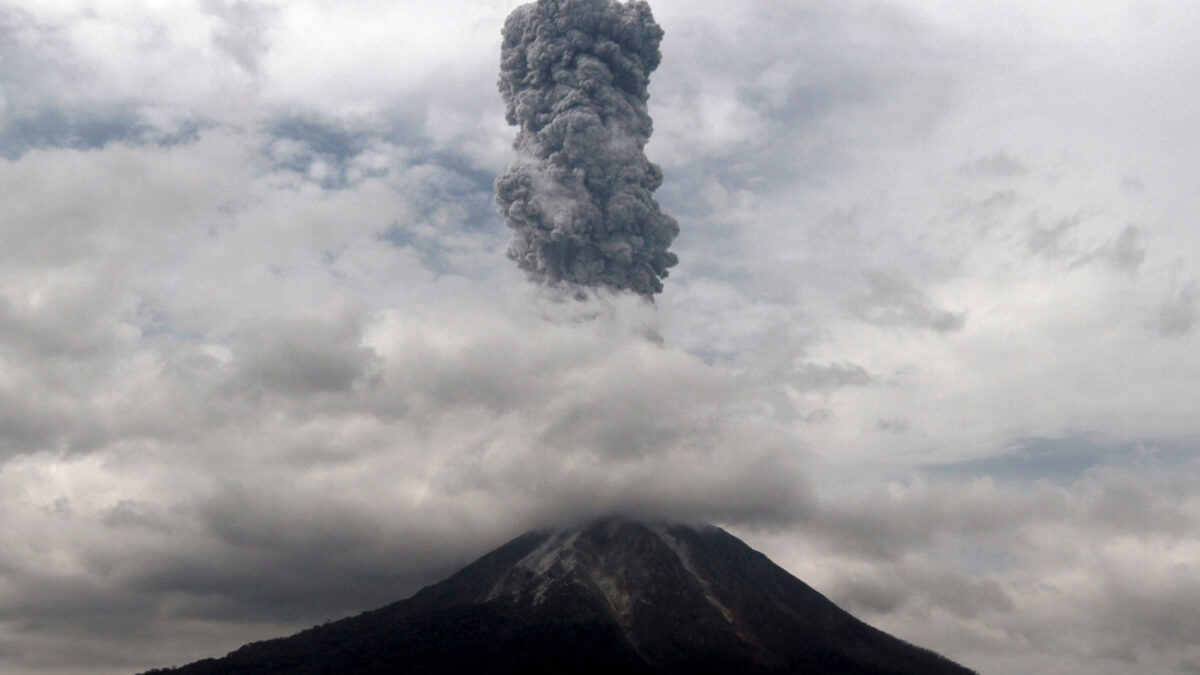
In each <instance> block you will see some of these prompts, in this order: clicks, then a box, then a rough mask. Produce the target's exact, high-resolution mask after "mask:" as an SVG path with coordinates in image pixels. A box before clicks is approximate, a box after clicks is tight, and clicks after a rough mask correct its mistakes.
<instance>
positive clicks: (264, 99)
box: [0, 0, 1200, 674]
mask: <svg viewBox="0 0 1200 675" xmlns="http://www.w3.org/2000/svg"><path fill="white" fill-rule="evenodd" d="M517 4H518V3H517V2H515V1H514V2H505V3H487V2H464V3H456V4H455V5H454V7H446V8H443V7H441V6H440V5H435V4H430V3H424V2H388V3H377V2H355V3H336V4H328V3H320V2H286V3H284V2H268V1H265V0H264V1H252V0H238V1H236V2H235V1H227V0H212V1H206V2H199V3H195V4H192V5H187V6H186V7H185V6H182V5H179V6H175V5H172V6H171V7H170V8H160V9H154V8H150V7H146V6H139V5H130V4H127V3H121V2H96V3H92V5H91V7H90V9H89V10H88V11H82V10H80V9H79V8H78V7H76V6H75V5H74V4H73V3H54V2H36V3H35V2H17V3H8V4H6V5H3V6H0V158H2V159H0V240H2V241H3V242H4V246H3V247H0V529H2V530H3V531H4V533H5V546H4V547H3V550H0V673H62V674H66V673H105V672H112V673H127V672H131V671H136V670H139V669H146V668H150V667H154V666H163V665H169V664H171V663H183V662H186V661H190V660H192V659H195V658H200V657H203V656H211V655H214V654H220V653H223V652H224V651H226V650H228V649H230V648H232V647H234V646H237V645H239V644H241V643H243V642H245V641H246V640H247V639H251V638H257V637H269V636H274V635H278V634H281V633H285V632H288V631H290V630H294V629H297V628H302V627H305V626H308V625H311V624H313V623H316V622H320V621H323V620H325V619H330V618H336V617H338V616H342V615H344V614H348V613H352V612H356V611H359V610H362V609H365V608H368V607H372V606H377V605H379V604H382V603H384V602H387V601H389V600H391V599H395V598H399V597H402V596H404V595H406V594H407V593H409V592H411V591H412V590H414V589H415V588H417V587H419V586H420V585H421V584H423V583H426V582H429V581H432V580H435V579H437V578H438V577H439V576H441V575H443V574H445V573H446V572H448V571H450V570H451V569H453V568H455V567H456V566H457V565H459V564H461V563H463V562H465V561H467V560H469V559H471V558H472V557H473V556H475V555H478V554H479V553H481V552H483V551H484V550H486V549H487V548H488V547H489V546H492V545H495V544H497V543H500V542H501V541H503V540H504V539H506V538H507V537H509V536H511V535H513V534H516V533H517V532H519V531H521V530H523V529H525V528H528V527H532V526H536V525H540V524H545V523H548V522H555V521H559V520H565V519H572V518H577V517H581V516H584V515H587V514H592V513H598V512H603V511H608V510H612V509H618V508H619V509H623V510H630V511H635V512H654V513H666V514H669V515H671V516H674V517H678V518H686V519H706V520H713V521H717V522H719V523H722V524H724V525H726V526H728V527H730V528H731V529H733V531H735V532H736V533H737V534H739V535H741V536H745V537H746V538H748V539H749V540H750V541H751V543H753V544H755V545H757V546H758V547H759V548H761V549H762V550H763V551H764V552H766V553H768V554H769V555H771V556H772V557H774V558H775V559H777V560H778V561H779V562H780V563H782V564H784V565H785V566H786V567H788V568H789V569H790V570H792V571H793V572H795V573H796V574H797V575H798V576H800V577H801V578H803V579H805V580H807V581H808V582H810V583H811V584H813V585H814V586H816V587H817V588H818V589H819V590H821V591H822V592H824V593H826V594H828V595H829V596H830V597H831V598H833V599H834V600H835V601H837V602H839V603H841V604H843V605H845V606H846V607H847V608H848V609H850V610H851V611H853V612H855V613H857V614H859V615H861V616H862V617H863V618H865V619H867V620H868V621H870V622H872V623H874V624H876V625H879V626H880V627H882V628H885V629H886V630H889V631H890V632H894V633H896V634H898V635H900V636H902V637H904V638H905V639H908V640H910V641H913V642H915V643H918V644H922V645H926V646H929V647H932V648H935V649H938V650H939V651H943V652H945V653H947V654H948V655H949V656H951V657H953V658H955V659H956V660H959V661H962V662H964V663H966V664H968V665H971V666H972V667H975V668H978V669H979V670H980V671H981V672H988V673H1066V672H1072V673H1074V672H1080V671H1086V672H1091V673H1114V674H1115V673H1146V674H1149V673H1155V674H1159V673H1191V672H1197V671H1200V646H1198V645H1197V644H1196V641H1195V639H1194V636H1195V635H1196V634H1197V633H1198V632H1200V626H1196V625H1195V612H1194V611H1192V609H1193V608H1194V607H1195V606H1197V603H1200V598H1196V597H1195V595H1196V589H1197V588H1200V549H1197V546H1196V545H1195V543H1194V542H1196V541H1198V540H1200V485H1198V484H1197V481H1196V480H1195V479H1193V478H1191V476H1194V475H1197V472H1196V469H1197V462H1198V461H1200V460H1198V459H1197V452H1196V447H1197V445H1196V444H1197V439H1200V425H1198V424H1197V421H1196V419H1195V415H1194V405H1193V402H1192V399H1193V398H1194V392H1195V389H1196V385H1197V383H1198V382H1200V369H1198V367H1197V365H1196V360H1195V358H1194V354H1195V351H1196V347H1197V345H1196V341H1197V340H1198V339H1200V337H1198V336H1197V330H1196V325H1197V321H1196V316H1197V307H1198V301H1197V292H1196V287H1197V277H1198V274H1200V272H1198V270H1197V269H1196V264H1195V260H1196V259H1197V257H1196V256H1195V255H1193V254H1192V253H1193V252H1194V251H1193V249H1194V246H1195V244H1194V230H1195V222H1194V220H1195V214H1196V213H1197V212H1200V204H1198V203H1197V200H1198V198H1197V197H1196V193H1195V185H1196V184H1197V183H1198V182H1200V175H1197V173H1198V171H1200V170H1198V169H1197V168H1196V164H1195V161H1194V157H1195V155H1196V148H1195V140H1194V139H1196V138H1200V128H1197V127H1198V126H1200V125H1198V124H1197V122H1196V120H1195V115H1194V114H1193V111H1194V109H1195V98H1196V96H1197V93H1198V92H1197V89H1196V85H1195V83H1196V82H1197V81H1200V73H1197V72H1196V71H1197V69H1198V68H1200V66H1197V64H1200V58H1198V57H1200V54H1197V46H1196V44H1195V41H1194V40H1193V39H1192V37H1191V36H1192V35H1194V34H1195V30H1196V29H1197V28H1198V27H1200V12H1198V11H1197V10H1196V9H1193V8H1190V7H1184V6H1176V5H1167V4H1159V5H1138V6H1136V7H1134V6H1129V7H1124V6H1119V5H1112V6H1106V7H1101V8H1098V7H1095V6H1094V5H1087V6H1086V7H1084V6H1083V5H1082V4H1081V5H1079V6H1078V7H1076V6H1073V3H1065V4H1061V5H1059V4H1056V5H1054V6H1053V7H1047V6H1043V5H1041V4H1037V3H1027V4H1023V3H1017V4H1013V3H1010V2H1005V3H1000V2H996V3H983V4H976V5H973V7H972V8H971V9H970V10H967V9H965V8H962V7H960V6H959V5H958V4H957V3H926V2H922V3H910V2H894V3H850V4H844V5H834V4H830V5H829V6H820V7H814V6H808V5H803V4H797V3H794V2H789V1H785V0H778V1H777V0H764V1H762V2H756V3H741V2H723V1H721V2H710V3H704V4H703V5H702V6H700V5H697V4H696V3H684V2H676V1H675V0H658V1H657V2H655V3H654V15H655V18H656V19H657V21H658V22H659V23H660V24H661V25H662V26H663V28H664V29H665V31H666V34H665V37H664V39H663V42H662V44H661V49H662V63H661V65H660V66H659V68H658V69H657V70H656V71H655V76H654V77H655V79H654V86H653V88H652V92H651V93H652V95H651V98H650V99H649V110H648V112H649V114H650V115H652V116H653V117H654V120H655V132H656V133H655V135H654V138H653V140H652V141H650V142H649V143H648V144H646V146H645V151H646V155H647V156H648V158H649V160H650V161H653V162H656V163H659V164H661V165H662V167H663V175H664V178H665V179H664V182H663V185H662V187H661V189H660V190H659V192H658V193H657V195H658V199H659V200H660V201H661V202H662V205H663V208H664V210H666V211H667V212H670V213H672V214H674V215H675V216H676V217H677V218H678V219H679V222H680V234H679V237H678V239H677V240H676V241H675V242H674V244H673V245H672V247H673V250H675V251H677V252H678V253H679V258H680V263H679V264H678V266H676V267H673V268H672V270H671V271H672V274H671V284H669V287H668V289H667V292H664V293H662V294H660V295H658V296H657V298H656V306H649V305H647V304H646V303H644V302H642V301H641V300H640V299H639V298H637V297H636V296H632V295H622V294H615V295H613V294H607V293H601V294H598V295H595V296H593V297H589V298H587V299H585V300H564V299H563V298H561V297H557V296H556V295H555V294H554V293H552V292H545V291H542V290H538V289H537V288H535V287H532V286H531V285H529V284H528V283H527V282H526V280H525V279H524V278H522V277H523V275H522V273H521V272H520V271H519V270H517V269H515V268H513V266H512V265H511V264H510V263H509V261H507V260H506V259H505V254H504V251H505V247H506V246H507V243H508V241H507V240H508V233H507V232H506V230H505V228H504V225H503V218H502V217H501V216H500V215H499V214H498V213H497V212H496V210H495V207H494V205H493V185H492V184H493V181H494V179H495V177H496V176H497V175H499V174H501V173H502V172H503V171H504V170H505V167H506V166H508V165H509V163H510V162H511V161H512V160H513V151H512V149H511V147H510V141H511V133H512V132H511V131H510V129H509V128H508V127H507V126H506V124H505V119H504V102H503V101H502V100H501V97H500V96H499V95H498V94H497V93H496V90H495V82H496V76H497V72H498V68H499V63H498V56H497V55H498V54H499V52H500V46H501V35H500V29H501V27H502V26H503V24H504V19H505V17H506V16H507V15H508V14H509V12H510V11H511V10H512V9H513V8H514V7H515V6H516V5H517ZM181 73H186V76H183V75H181Z"/></svg>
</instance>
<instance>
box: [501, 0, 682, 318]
mask: <svg viewBox="0 0 1200 675" xmlns="http://www.w3.org/2000/svg"><path fill="white" fill-rule="evenodd" d="M662 36H663V31H662V29H661V28H660V27H659V26H658V24H657V23H655V22H654V17H653V16H652V15H651V13H650V6H649V5H647V4H646V3H645V2H641V1H638V0H635V1H633V2H629V3H624V4H622V3H619V2H615V1H614V0H538V2H535V3H530V4H528V5H523V6H521V7H518V8H517V9H516V10H514V11H513V13H512V14H510V15H509V17H508V20H507V21H506V22H505V24H504V42H503V47H502V49H501V65H500V82H499V85H500V93H501V94H502V95H503V96H504V102H505V104H506V105H507V110H506V112H505V116H506V118H507V120H508V123H509V124H512V125H515V126H518V127H519V131H518V132H517V138H516V140H515V141H514V143H513V147H514V148H515V149H516V150H517V152H518V158H517V160H516V161H515V162H514V163H513V164H512V166H511V167H509V169H508V171H507V172H505V173H504V174H503V175H502V176H500V177H499V178H497V179H496V201H497V203H499V205H500V209H501V211H502V212H503V214H504V217H505V220H506V223H507V225H508V227H510V228H512V230H513V238H512V242H511V243H510V244H509V248H508V256H509V257H510V258H512V259H513V260H515V261H516V262H517V264H518V265H519V266H520V267H521V269H523V270H525V271H526V272H527V273H528V275H529V277H530V278H531V279H533V280H536V281H538V282H541V283H545V284H548V285H562V284H567V285H571V286H574V287H576V288H581V287H583V288H608V289H611V290H615V291H623V290H628V291H633V292H635V293H638V294H640V295H642V296H643V297H646V298H652V297H653V295H654V294H655V293H658V292H661V291H662V278H663V277H666V276H667V268H669V267H671V266H672V265H674V264H675V263H676V262H678V258H677V257H676V256H675V254H673V253H670V252H669V251H667V248H668V247H669V246H670V245H671V241H672V240H674V239H675V236H676V235H677V234H679V225H678V224H677V223H676V222H675V219H674V218H672V217H671V216H669V215H667V214H665V213H663V212H662V210H661V209H660V208H659V206H658V202H656V201H655V200H654V198H653V193H654V191H655V190H656V189H658V187H659V185H661V184H662V169H660V168H659V167H658V166H657V165H655V164H653V163H651V162H650V161H649V160H648V159H646V154H645V152H643V148H645V146H646V142H647V141H648V140H649V139H650V132H651V126H652V124H651V121H650V115H649V113H647V111H646V101H647V100H648V99H649V94H648V93H647V86H648V85H649V82H650V73H651V72H652V71H653V70H654V69H655V68H656V67H657V66H658V63H659V61H660V60H661V58H662V54H661V53H660V52H659V50H658V45H659V43H660V42H661V41H662Z"/></svg>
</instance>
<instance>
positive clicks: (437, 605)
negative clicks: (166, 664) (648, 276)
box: [155, 517, 972, 675]
mask: <svg viewBox="0 0 1200 675" xmlns="http://www.w3.org/2000/svg"><path fill="white" fill-rule="evenodd" d="M155 672H158V673H177V674H178V675H226V674H237V675H259V674H266V673H290V674H296V675H307V674H316V673H322V674H332V673H342V674H363V675H371V674H377V673H378V674H382V673H388V674H393V673H422V674H438V675H451V674H454V675H459V674H462V673H513V674H516V673H546V674H549V673H588V674H593V673H594V674H599V673H606V674H626V673H628V674H631V675H638V674H644V675H651V674H658V673H678V674H680V675H682V674H685V673H687V674H692V673H695V674H708V673H713V674H715V673H722V674H725V673H743V674H754V675H757V674H762V675H767V674H779V675H784V674H791V673H805V674H806V675H824V674H828V675H834V674H837V675H917V674H920V675H941V674H947V675H967V674H969V673H971V672H972V671H970V670H968V669H966V668H963V667H962V666H959V665H956V664H954V663H952V662H950V661H949V660H947V659H945V658H943V657H941V656H938V655H937V654H934V653H933V652H930V651H927V650H924V649H921V648H918V647H914V646H912V645H910V644H908V643H905V642H903V641H901V640H898V639H896V638H894V637H891V636H890V635H887V634H886V633H883V632H881V631H879V630H876V629H874V628H872V627H870V626H868V625H867V624H865V623H863V622H861V621H859V620H858V619H855V618H854V617H852V616H850V615H849V614H847V613H846V612H844V611H842V610H841V609H840V608H838V607H837V606H836V605H834V604H833V603H832V602H830V601H829V600H828V599H826V598H825V597H824V596H822V595H821V594H820V593H818V592H816V591H815V590H813V589H812V588H810V587H809V586H808V585H806V584H805V583H803V582H802V581H800V580H799V579H796V578H795V577H793V576H792V575H790V574H788V573H787V572H786V571H784V570H783V569H782V568H780V567H779V566H777V565H775V564H774V563H772V562H771V561H770V560H768V559H767V557H766V556H764V555H762V554H761V553H758V552H757V551H755V550H753V549H751V548H750V547H749V546H747V545H746V544H744V543H742V542H741V541H740V540H739V539H737V538H736V537H734V536H732V535H730V534H729V533H727V532H725V531H724V530H722V529H720V528H717V527H712V526H708V525H701V526H690V525H676V524H665V523H648V522H640V521H634V520H628V519H624V518H616V517H613V518H605V519H602V520H598V521H594V522H592V523H590V524H587V525H585V526H582V527H578V528H571V529H565V530H558V531H552V532H531V533H529V534H525V535H522V536H520V537H518V538H516V539H514V540H512V541H510V542H509V543H507V544H505V545H504V546H501V547H500V548H498V549H496V550H494V551H492V552H491V553H489V554H487V555H485V556H483V557H482V558H480V559H479V560H477V561H475V562H474V563H472V564H470V565H468V566H467V567H465V568H463V569H462V570H460V571H459V572H457V573H456V574H454V575H453V576H451V577H450V578H448V579H446V580H445V581H442V582H440V583H437V584H434V585H432V586H429V587H427V588H425V589H423V590H421V591H420V592H418V593H417V594H416V595H414V596H413V597H411V598H409V599H408V600H403V601H400V602H397V603H394V604H391V605H388V606H386V607H383V608H381V609H377V610H374V611H371V612H366V613H363V614H360V615H358V616H355V617H352V618H349V619H343V620H341V621H337V622H333V623H329V624H326V625H323V626H318V627H316V628H311V629H309V630H307V631H304V632H302V633H298V634H296V635H294V636H292V637H288V638H282V639H277V640H269V641H266V642H257V643H252V644H249V645H246V646H244V647H242V648H241V649H238V650H237V651H235V652H232V653H230V654H229V655H227V656H226V657H224V658H222V659H215V660H214V659H207V660H204V661H199V662H196V663H193V664H191V665H188V666H184V667H182V668H178V669H174V670H160V671H155Z"/></svg>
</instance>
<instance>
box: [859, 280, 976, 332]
mask: <svg viewBox="0 0 1200 675" xmlns="http://www.w3.org/2000/svg"><path fill="white" fill-rule="evenodd" d="M865 276H866V279H867V285H868V291H867V293H865V294H863V295H860V296H858V297H857V298H854V299H853V300H851V301H850V303H849V309H850V312H851V313H852V314H853V315H854V316H856V317H858V318H859V319H861V320H863V321H866V322H867V323H871V324H875V325H878V326H895V327H900V328H917V329H927V330H932V331H934V332H936V333H950V332H954V331H958V330H962V327H963V325H964V323H965V322H966V313H965V312H951V311H948V310H944V309H941V308H939V307H937V306H936V305H934V304H933V302H932V301H931V300H930V299H929V297H928V296H926V295H925V293H923V292H922V291H921V290H920V289H918V288H917V287H916V286H913V285H912V284H911V283H909V282H907V281H905V280H903V279H900V278H897V277H894V276H891V275H888V274H886V273H883V272H875V271H872V272H867V273H865Z"/></svg>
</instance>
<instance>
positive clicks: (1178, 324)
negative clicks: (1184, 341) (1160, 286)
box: [1155, 283, 1197, 337]
mask: <svg viewBox="0 0 1200 675" xmlns="http://www.w3.org/2000/svg"><path fill="white" fill-rule="evenodd" d="M1196 299H1197V291H1196V284H1194V283H1188V284H1187V285H1185V286H1184V287H1183V288H1182V289H1180V290H1179V291H1178V292H1177V293H1175V294H1174V295H1173V296H1172V297H1170V298H1168V299H1167V300H1165V301H1163V303H1162V304H1161V305H1159V308H1158V317H1157V319H1158V320H1157V325H1156V326H1155V327H1156V329H1157V330H1158V334H1159V335H1162V336H1165V337H1169V336H1175V335H1187V334H1189V333H1191V332H1192V329H1193V327H1194V326H1195V325H1196V316H1197V308H1196Z"/></svg>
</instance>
